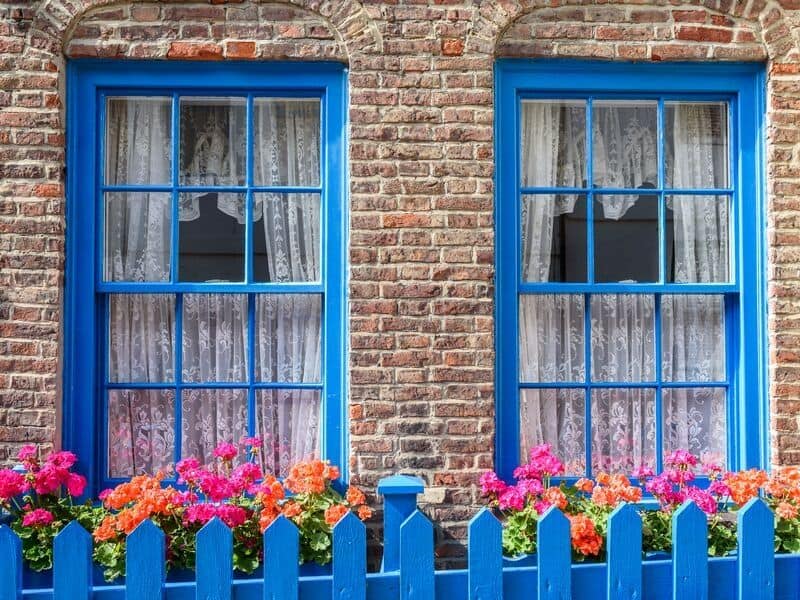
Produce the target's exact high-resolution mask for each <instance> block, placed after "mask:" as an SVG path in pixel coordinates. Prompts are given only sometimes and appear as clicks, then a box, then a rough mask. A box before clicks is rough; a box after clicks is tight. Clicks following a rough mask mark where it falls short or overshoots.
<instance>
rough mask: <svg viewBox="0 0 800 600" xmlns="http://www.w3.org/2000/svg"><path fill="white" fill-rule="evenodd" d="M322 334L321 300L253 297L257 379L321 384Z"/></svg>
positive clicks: (299, 296)
mask: <svg viewBox="0 0 800 600" xmlns="http://www.w3.org/2000/svg"><path fill="white" fill-rule="evenodd" d="M321 333H322V296H319V295H310V294H309V295H306V294H269V295H267V294H259V295H258V296H256V335H257V336H258V341H257V346H256V348H255V360H256V379H258V380H259V381H278V382H303V383H318V382H320V381H322V377H321V374H320V369H321V366H322V356H321V346H320V337H321Z"/></svg>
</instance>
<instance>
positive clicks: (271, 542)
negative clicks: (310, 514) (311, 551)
mask: <svg viewBox="0 0 800 600" xmlns="http://www.w3.org/2000/svg"><path fill="white" fill-rule="evenodd" d="M299 556H300V534H299V532H298V531H297V527H295V525H294V523H292V522H291V521H290V520H289V519H287V518H286V517H284V516H283V515H281V516H279V517H278V518H277V519H275V520H274V521H273V522H272V523H271V524H270V526H269V527H267V530H266V531H265V532H264V598H263V600H297V576H298V568H297V561H298V557H299Z"/></svg>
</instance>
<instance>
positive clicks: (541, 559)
mask: <svg viewBox="0 0 800 600" xmlns="http://www.w3.org/2000/svg"><path fill="white" fill-rule="evenodd" d="M536 540H537V545H538V548H537V560H538V563H539V569H538V573H537V577H538V581H539V586H538V587H539V600H566V599H568V598H570V597H571V595H572V576H571V568H572V564H571V558H572V556H571V553H572V547H571V545H570V536H569V519H567V517H565V516H564V513H562V512H561V511H560V510H559V509H558V508H556V507H555V506H551V507H550V508H549V509H547V512H545V513H544V516H543V517H542V518H541V519H540V520H539V523H538V524H537V531H536Z"/></svg>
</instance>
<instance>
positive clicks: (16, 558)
mask: <svg viewBox="0 0 800 600" xmlns="http://www.w3.org/2000/svg"><path fill="white" fill-rule="evenodd" d="M19 598H22V542H21V541H20V539H19V538H18V537H17V534H16V533H14V532H13V531H12V530H11V528H10V527H8V526H7V525H0V600H18V599H19Z"/></svg>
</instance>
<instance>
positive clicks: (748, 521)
mask: <svg viewBox="0 0 800 600" xmlns="http://www.w3.org/2000/svg"><path fill="white" fill-rule="evenodd" d="M737 525H738V531H737V537H738V541H739V565H738V567H739V570H738V578H739V586H738V589H739V598H740V600H745V599H746V600H772V598H773V597H774V594H775V554H774V552H775V550H774V545H773V544H774V535H775V532H774V527H775V515H774V514H773V513H772V511H771V510H770V509H769V507H768V506H767V504H766V503H765V502H764V501H763V500H762V499H761V498H753V499H752V500H750V502H748V503H747V504H746V505H745V506H744V508H743V509H742V510H741V511H739V515H738V517H737Z"/></svg>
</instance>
